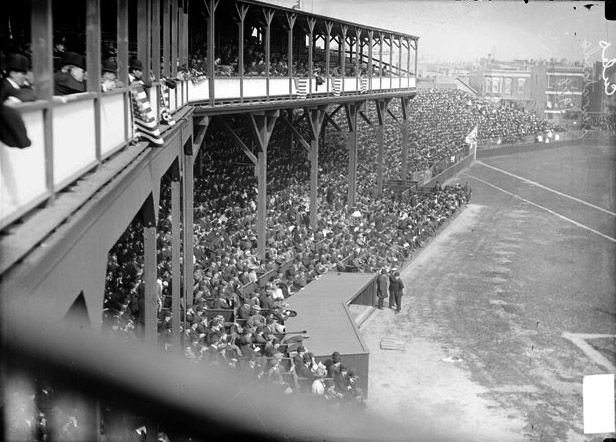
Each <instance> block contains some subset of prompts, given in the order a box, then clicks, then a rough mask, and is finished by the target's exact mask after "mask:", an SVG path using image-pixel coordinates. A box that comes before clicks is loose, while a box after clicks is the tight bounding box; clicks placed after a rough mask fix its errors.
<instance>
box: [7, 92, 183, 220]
mask: <svg viewBox="0 0 616 442" xmlns="http://www.w3.org/2000/svg"><path fill="white" fill-rule="evenodd" d="M186 83H187V81H182V82H178V85H177V87H176V88H175V89H170V90H169V91H168V95H169V96H168V102H169V107H170V110H171V112H175V111H177V110H179V109H181V108H182V107H183V106H185V105H186V104H187V102H188V86H187V84H186ZM160 93H161V85H160V84H159V83H155V84H153V85H152V88H151V90H150V103H151V105H152V109H154V110H155V112H156V117H157V118H158V117H159V102H160V100H159V97H160ZM128 94H129V93H128V89H127V88H122V89H117V90H114V91H110V92H106V93H101V94H96V93H92V92H86V93H82V94H75V95H67V96H62V97H53V100H51V101H43V100H40V101H36V102H33V103H22V104H18V105H16V106H15V109H16V110H17V111H18V112H19V113H20V115H21V117H22V119H23V121H24V123H25V126H26V129H27V132H28V137H29V138H30V140H31V142H32V144H31V146H29V147H27V148H25V149H16V148H11V147H8V146H6V145H5V144H2V143H0V195H1V197H0V229H2V228H4V227H5V226H7V225H8V224H10V223H12V222H13V221H15V220H16V219H18V218H20V217H21V216H23V215H24V214H25V213H27V212H28V211H30V210H31V209H32V208H34V207H36V206H37V205H39V204H41V203H42V202H44V201H46V200H49V199H50V198H52V197H53V196H54V195H55V194H56V193H58V192H60V191H61V190H62V189H64V188H65V187H66V186H68V185H69V184H71V183H72V182H74V181H76V180H77V179H78V178H80V177H82V176H83V175H85V174H86V173H88V172H89V171H90V170H92V169H93V168H95V167H96V166H98V165H99V164H101V163H103V162H104V161H105V160H106V159H108V158H109V157H110V156H111V155H113V154H114V153H116V152H118V151H119V150H121V149H123V148H125V147H126V146H128V144H129V142H130V141H131V139H132V137H133V134H132V122H131V114H130V107H129V106H131V103H130V98H129V96H128Z"/></svg>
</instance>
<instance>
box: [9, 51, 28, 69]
mask: <svg viewBox="0 0 616 442" xmlns="http://www.w3.org/2000/svg"><path fill="white" fill-rule="evenodd" d="M6 70H7V72H11V71H16V72H28V59H27V58H26V57H25V56H23V55H21V54H9V55H8V56H7V57H6Z"/></svg>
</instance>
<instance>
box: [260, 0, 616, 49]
mask: <svg viewBox="0 0 616 442" xmlns="http://www.w3.org/2000/svg"><path fill="white" fill-rule="evenodd" d="M266 1H268V2H269V3H275V4H278V5H283V6H288V7H290V6H292V5H294V4H296V3H297V2H298V0H266ZM301 1H302V4H303V7H304V10H306V11H308V12H314V13H315V14H322V15H327V16H331V17H334V18H340V19H343V20H348V21H353V22H357V23H360V24H366V25H372V26H375V27H379V28H385V29H391V30H395V31H401V32H404V33H408V34H413V35H417V36H419V37H420V41H419V54H420V60H430V61H436V60H440V61H462V60H468V61H472V60H475V59H477V58H479V57H485V56H487V55H488V54H489V53H492V54H493V55H496V58H498V59H500V60H512V59H514V58H535V59H536V58H551V57H554V58H557V59H560V58H567V59H569V60H573V61H575V60H579V61H583V60H584V50H583V47H584V46H588V49H587V50H586V55H587V58H588V60H589V61H594V60H600V59H601V51H600V50H599V41H601V40H604V41H607V42H610V43H612V46H611V47H609V48H608V50H607V52H606V56H608V57H609V58H613V57H616V47H615V46H616V22H609V21H607V20H605V18H604V4H603V2H599V1H595V2H593V1H586V2H579V1H555V2H547V1H536V0H530V1H529V2H528V4H525V3H524V2H523V1H522V0H511V1H504V0H500V1H486V0H483V1H461V2H456V1H451V0H429V1H425V0H424V1H415V0H413V1H410V0H301ZM585 5H592V6H591V7H590V9H589V8H587V7H585ZM585 41H586V42H587V43H586V44H584V42H585ZM593 50H594V51H595V53H594V54H590V52H592V51H593Z"/></svg>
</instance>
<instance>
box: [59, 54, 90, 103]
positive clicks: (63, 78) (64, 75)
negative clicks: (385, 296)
mask: <svg viewBox="0 0 616 442" xmlns="http://www.w3.org/2000/svg"><path fill="white" fill-rule="evenodd" d="M85 69H86V64H85V60H84V58H83V57H82V56H81V55H79V54H77V53H75V52H65V53H64V58H63V59H62V68H61V69H60V71H59V72H56V75H55V76H54V94H55V95H71V94H79V93H81V92H85V91H86V71H85Z"/></svg>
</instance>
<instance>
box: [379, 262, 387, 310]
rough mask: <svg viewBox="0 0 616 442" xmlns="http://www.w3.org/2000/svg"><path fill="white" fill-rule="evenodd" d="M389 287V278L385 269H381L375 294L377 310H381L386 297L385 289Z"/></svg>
mask: <svg viewBox="0 0 616 442" xmlns="http://www.w3.org/2000/svg"><path fill="white" fill-rule="evenodd" d="M388 287H389V277H388V276H387V269H381V274H380V275H379V277H378V280H377V292H376V295H377V297H378V298H379V299H378V307H379V310H382V309H383V300H384V299H385V296H387V289H388Z"/></svg>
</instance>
